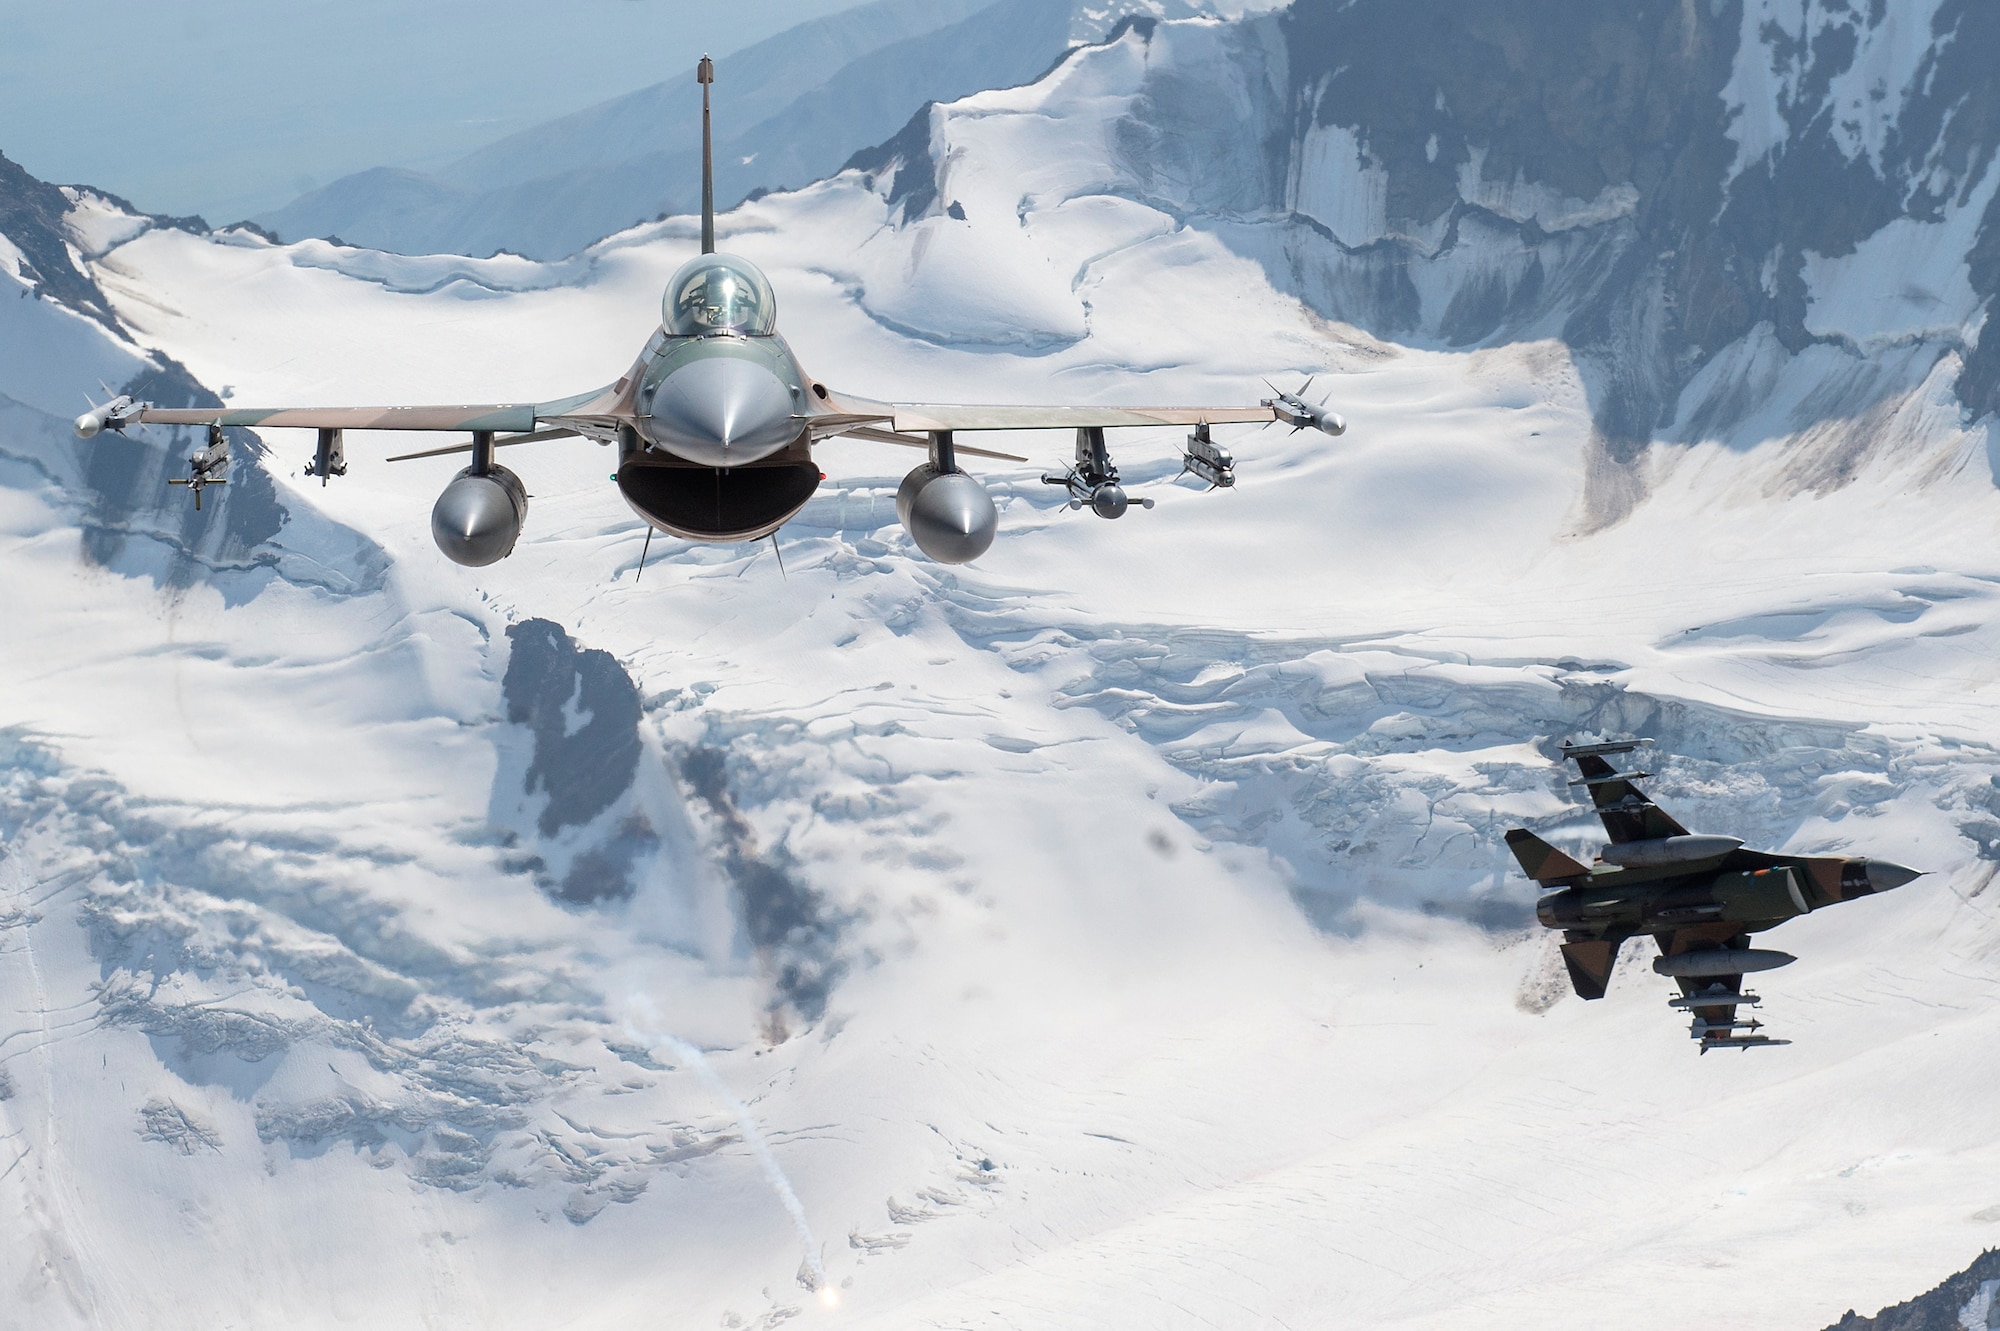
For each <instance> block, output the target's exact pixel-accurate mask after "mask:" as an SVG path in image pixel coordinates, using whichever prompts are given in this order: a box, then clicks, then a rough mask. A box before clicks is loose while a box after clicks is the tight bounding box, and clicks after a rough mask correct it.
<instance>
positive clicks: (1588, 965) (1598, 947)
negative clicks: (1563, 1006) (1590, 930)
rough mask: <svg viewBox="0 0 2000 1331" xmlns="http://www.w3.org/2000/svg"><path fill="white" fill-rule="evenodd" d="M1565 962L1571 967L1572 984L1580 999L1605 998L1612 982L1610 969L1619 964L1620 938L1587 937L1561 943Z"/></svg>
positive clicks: (1570, 977)
mask: <svg viewBox="0 0 2000 1331" xmlns="http://www.w3.org/2000/svg"><path fill="white" fill-rule="evenodd" d="M1562 954H1563V964H1564V965H1566V966H1568V967H1569V983H1570V987H1571V988H1573V989H1575V990H1576V996H1577V997H1578V998H1584V999H1591V998H1602V997H1604V990H1605V988H1606V987H1607V986H1608V985H1610V983H1611V968H1612V967H1613V966H1616V965H1617V964H1618V940H1617V939H1586V940H1585V941H1583V942H1581V943H1564V944H1563V945H1562Z"/></svg>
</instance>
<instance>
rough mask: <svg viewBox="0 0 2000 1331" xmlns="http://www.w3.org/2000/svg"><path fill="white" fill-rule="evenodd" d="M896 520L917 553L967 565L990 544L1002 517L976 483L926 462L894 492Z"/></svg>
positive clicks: (905, 478) (981, 486)
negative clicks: (900, 524) (908, 534)
mask: <svg viewBox="0 0 2000 1331" xmlns="http://www.w3.org/2000/svg"><path fill="white" fill-rule="evenodd" d="M896 516H897V518H899V519H901V521H902V523H903V529H904V530H905V531H907V532H909V533H910V539H911V540H913V541H915V542H916V543H917V549H919V550H921V551H923V552H924V553H925V554H927V555H929V556H930V557H931V558H932V559H935V560H937V562H938V563H940V564H966V563H970V562H971V561H972V560H975V559H977V558H979V556H981V555H983V554H985V553H986V551H987V550H988V549H989V548H990V547H991V546H992V544H993V537H994V535H995V534H996V533H997V532H998V531H999V529H1000V514H999V511H998V510H997V509H995V508H994V507H993V496H992V495H990V494H988V493H986V487H985V486H984V485H981V484H980V483H979V480H978V478H977V477H974V476H969V475H967V474H966V473H965V472H962V471H939V470H938V469H937V468H936V467H934V466H932V465H931V464H930V463H928V462H926V463H924V464H923V465H921V466H919V467H916V468H914V469H912V470H911V472H910V474H909V475H907V476H905V477H904V478H903V483H902V485H900V486H898V487H897V489H896Z"/></svg>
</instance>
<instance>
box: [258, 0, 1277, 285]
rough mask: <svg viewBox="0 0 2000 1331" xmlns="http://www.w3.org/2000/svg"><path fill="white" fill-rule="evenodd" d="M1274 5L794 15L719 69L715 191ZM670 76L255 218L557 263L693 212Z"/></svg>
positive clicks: (390, 244) (1119, 0) (413, 246)
mask: <svg viewBox="0 0 2000 1331" xmlns="http://www.w3.org/2000/svg"><path fill="white" fill-rule="evenodd" d="M1270 4H1271V0H1110V2H1108V3H1107V0H878V2H877V3H875V4H870V5H864V6H861V7H860V8H858V9H853V10H849V11H846V12H844V13H840V14H836V15H833V16H831V17H828V18H824V19H817V20H814V21H812V22H809V23H803V24H800V25H799V26H798V27H797V28H794V29H792V30H790V31H788V32H784V33H781V34H779V35H778V36H776V37H773V38H771V39H769V40H768V41H764V42H760V43H758V44H757V45H755V46H752V47H749V48H748V49H746V50H743V51H740V52H737V53H736V54H734V55H732V56H729V57H728V58H726V59H724V60H722V61H720V62H719V63H718V65H717V82H716V88H715V126H716V135H717V144H716V191H717V198H718V202H719V203H721V204H722V205H723V206H725V207H729V206H734V204H735V203H736V202H738V201H739V200H741V199H744V198H746V197H748V196H749V195H751V194H753V193H756V192H758V191H768V190H773V189H791V188H796V187H798V186H800V185H804V184H808V183H810V182H811V181H814V180H818V179H820V178H822V177H824V176H828V175H831V174H833V173H834V172H835V171H837V170H838V169H839V168H840V166H841V164H842V163H843V162H845V161H846V160H847V158H848V157H849V156H850V155H851V154H852V153H853V152H854V151H855V150H856V149H857V148H861V147H863V146H865V145H867V144H870V143H875V142H878V141H880V140H882V139H884V138H886V137H887V136H888V135H890V134H891V133H893V132H894V131H895V129H896V127H897V126H899V125H901V124H903V123H904V122H905V121H906V120H908V119H909V118H910V115H911V114H912V113H913V112H914V111H916V110H917V108H919V107H921V106H923V105H924V104H926V103H927V102H933V101H952V100H954V99H956V98H959V97H963V96H965V95H966V94H968V93H973V92H977V91H979V90H980V89H982V88H998V87H1008V86H1011V85H1013V84H1017V83H1026V82H1028V81H1030V80H1032V79H1034V78H1035V77H1036V76H1038V75H1040V74H1041V73H1043V72H1044V71H1045V70H1047V69H1048V67H1049V66H1050V65H1051V64H1052V63H1053V62H1054V61H1055V60H1056V59H1057V58H1058V57H1059V56H1060V55H1061V54H1062V52H1063V51H1064V50H1066V49H1068V48H1069V47H1070V46H1072V45H1075V44H1077V43H1080V42H1091V41H1097V40H1099V39H1101V38H1102V37H1103V36H1104V35H1105V34H1106V33H1107V32H1109V31H1110V30H1111V28H1112V27H1113V26H1114V25H1115V24H1116V23H1117V22H1118V21H1119V20H1120V19H1121V18H1123V17H1125V16H1126V15H1130V14H1139V15H1146V16H1149V17H1154V18H1158V17H1169V18H1178V17H1183V16H1186V15H1190V14H1201V13H1217V12H1221V13H1229V14H1237V13H1241V12H1243V11H1244V10H1246V9H1253V10H1254V9H1263V8H1268V7H1269V6H1270ZM694 58H695V57H694V53H688V54H687V55H686V57H685V62H684V63H685V65H686V68H685V70H683V71H682V72H681V73H678V74H676V75H675V76H674V77H673V78H671V79H668V80H666V81H665V82H662V83H659V84H656V85H654V86H652V87H649V88H643V89H641V90H640V91H638V92H635V93H629V94H627V95H625V96H623V97H618V98H614V99H612V100H611V101H608V102H605V103H602V104H601V105H598V106H594V107H591V108H589V109H587V110H584V111H579V112H577V113H576V114H574V115H570V116H565V117H563V118H562V119H560V120H555V121H551V122H549V123H548V124H545V125H538V126H536V127H534V128H532V129H528V130H524V131H522V132H520V133H518V134H514V135H511V136H509V137H508V138H506V139H503V140H501V141H500V142H498V143H495V144H492V145H490V146H488V147H486V148H484V149H481V150H480V151H478V152H476V153H473V154H471V155H469V156H467V157H465V158H463V159H462V160H460V161H458V162H455V163H453V164H451V165H450V166H447V167H445V168H443V169H441V170H439V171H437V172H436V173H434V174H429V175H426V174H423V173H419V172H414V171H407V170H401V169H396V168H390V167H382V168H377V169H375V170H371V171H364V172H360V173H358V174H355V175H352V176H347V177H344V178H342V179H340V180H336V181H334V182H333V183H332V184H330V185H326V186H324V187H322V188H320V189H317V190H314V191H312V192H311V193H309V194H307V195H305V196H303V197H301V198H299V199H297V200H295V201H293V202H292V203H290V204H288V205H286V206H285V207H284V208H282V209H279V210H278V211H276V212H274V213H271V214H269V215H267V216H265V217H262V218H260V219H259V221H260V222H262V223H263V224H264V225H266V226H267V227H269V228H271V229H272V230H274V231H275V232H276V233H277V234H279V235H282V236H285V237H287V238H290V239H299V238H303V237H308V236H336V237H339V238H341V239H344V240H346V241H349V242H352V243H354V244H357V245H366V246H371V247H374V248H378V249H385V250H393V251H398V252H401V253H405V254H432V253H441V254H481V255H484V254H492V253H495V252H497V251H499V250H503V249H504V250H509V251H511V252H513V253H516V254H526V255H531V256H534V257H536V258H543V259H554V258H560V257H562V256H564V255H567V254H571V253H574V252H575V251H577V250H579V249H581V248H583V247H584V246H585V245H588V244H590V243H591V242H592V241H595V240H597V239H599V238H601V237H603V236H606V235H609V234H610V233H611V232H613V231H618V230H622V229H623V228H625V227H627V226H630V225H632V224H633V223H634V222H639V221H643V220H645V219H647V218H650V217H657V216H663V215H665V214H666V213H669V212H685V211H688V210H690V209H693V208H697V207H699V206H700V201H701V145H700V138H699V133H700V129H699V116H698V113H697V108H698V107H699V104H700V103H699V98H698V96H697V94H696V89H695V86H694V82H693V79H692V70H693V66H694Z"/></svg>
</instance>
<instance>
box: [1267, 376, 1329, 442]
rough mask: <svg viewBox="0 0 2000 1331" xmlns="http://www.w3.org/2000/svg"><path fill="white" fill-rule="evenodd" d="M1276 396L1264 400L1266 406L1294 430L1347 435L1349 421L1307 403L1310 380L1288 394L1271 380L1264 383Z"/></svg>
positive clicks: (1322, 407) (1323, 408)
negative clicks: (1306, 393)
mask: <svg viewBox="0 0 2000 1331" xmlns="http://www.w3.org/2000/svg"><path fill="white" fill-rule="evenodd" d="M1264 386H1265V387H1267V388H1269V389H1270V390H1271V392H1272V393H1273V394H1275V396H1273V397H1267V398H1265V399H1264V405H1265V406H1267V407H1269V408H1270V409H1271V413H1272V414H1273V415H1274V416H1276V417H1277V418H1278V419H1279V420H1280V421H1282V422H1284V423H1285V424H1286V425H1289V426H1291V427H1292V428H1293V429H1294V430H1318V431H1320V432H1321V433H1322V434H1331V435H1342V434H1346V433H1347V420H1346V418H1345V417H1343V416H1342V415H1341V414H1340V413H1339V412H1337V411H1328V410H1327V409H1326V408H1325V407H1324V406H1314V405H1313V404H1312V403H1310V402H1308V401H1306V399H1305V391H1306V389H1308V388H1310V387H1312V380H1311V379H1308V380H1306V381H1305V383H1303V384H1301V385H1300V386H1299V391H1298V392H1296V393H1287V392H1286V391H1285V390H1284V389H1282V388H1279V387H1278V386H1277V385H1276V384H1274V383H1272V382H1271V381H1270V380H1269V379H1266V380H1265V381H1264Z"/></svg>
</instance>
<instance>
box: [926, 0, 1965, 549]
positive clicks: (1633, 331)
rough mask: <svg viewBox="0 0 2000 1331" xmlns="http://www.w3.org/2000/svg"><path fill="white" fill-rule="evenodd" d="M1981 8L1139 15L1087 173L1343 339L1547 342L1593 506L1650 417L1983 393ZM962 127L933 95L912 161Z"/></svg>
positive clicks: (1765, 422)
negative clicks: (922, 145) (1553, 344)
mask: <svg viewBox="0 0 2000 1331" xmlns="http://www.w3.org/2000/svg"><path fill="white" fill-rule="evenodd" d="M1996 14H2000V11H1996V10H1994V9H1993V7H1992V6H1990V5H1982V4H1977V3H1968V2H1967V0H1924V2H1923V3H1919V4H1910V5H1884V4H1875V5H1868V6H1855V5H1849V4H1847V3H1845V0H1831V2H1830V3H1818V0H1750V2H1749V3H1745V4H1735V3H1732V4H1715V5H1687V4H1681V3H1678V0H1673V2H1671V3H1669V2H1668V0H1658V2H1657V3H1655V2H1652V0H1648V2H1646V3H1639V4H1634V5H1626V6H1616V7H1606V6H1601V5H1589V4H1574V3H1567V2H1565V0H1503V3H1497V4H1496V3H1490V2H1489V0H1419V2H1418V3H1411V4H1403V3H1387V2H1379V3H1378V2H1374V0H1363V2H1362V3H1348V2H1347V0H1298V2H1297V3H1295V4H1293V5H1292V6H1291V7H1290V8H1289V9H1287V10H1286V11H1284V12H1283V13H1281V14H1278V15H1274V16H1271V17H1268V18H1264V19H1253V20H1251V21H1248V22H1246V23H1243V24H1238V25H1233V26H1229V27H1224V28H1203V27H1195V26H1185V25H1183V26H1176V27H1173V28H1169V29H1163V30H1162V32H1161V36H1160V42H1161V44H1162V49H1161V50H1160V51H1159V52H1157V53H1155V54H1154V55H1153V56H1152V57H1151V58H1150V59H1149V62H1148V63H1147V65H1146V66H1145V67H1144V68H1143V69H1140V70H1135V71H1134V73H1133V76H1132V78H1131V79H1130V81H1129V82H1128V83H1126V84H1125V85H1123V86H1122V87H1121V89H1120V92H1121V100H1120V101H1118V102H1117V103H1116V104H1115V105H1114V104H1107V105H1106V106H1105V108H1104V109H1103V114H1102V116H1101V117H1100V120H1099V124H1100V125H1101V128H1100V129H1098V130H1096V131H1095V132H1096V133H1101V134H1102V135H1104V136H1105V138H1106V140H1107V141H1108V144H1109V162H1108V164H1107V171H1106V174H1105V176H1104V178H1103V180H1102V181H1101V182H1100V186H1099V187H1100V188H1102V189H1104V190H1105V191H1106V192H1110V193H1121V194H1123V195H1125V196H1127V197H1132V198H1136V199H1137V200H1140V201H1142V202H1144V203H1146V204H1147V205H1148V206H1151V207H1154V208H1157V209H1159V210H1161V211H1163V212H1165V213H1167V214H1169V215H1171V216H1173V217H1175V218H1177V219H1179V220H1181V221H1183V222H1186V223H1188V224H1190V225H1194V226H1198V227H1201V228H1203V229H1206V230H1212V231H1214V232H1215V233H1217V234H1219V235H1221V236H1223V237H1224V238H1226V240H1227V241H1228V243H1229V245H1230V246H1231V248H1232V249H1234V250H1235V251H1237V252H1238V253H1243V254H1248V255H1253V256H1255V257H1256V258H1257V259H1258V260H1259V262H1260V263H1261V264H1262V266H1263V267H1264V269H1265V272H1266V273H1267V275H1268V276H1269V277H1270V279H1271V281H1272V282H1273V283H1274V284H1275V285H1277V286H1278V287H1279V289H1281V290H1285V291H1288V292H1291V293H1293V294H1295V295H1297V296H1298V297H1299V298H1300V299H1301V300H1303V301H1305V302H1306V303H1307V304H1308V305H1309V306H1311V307H1312V308H1313V309H1314V310H1316V311H1317V312H1319V313H1321V314H1323V315H1325V316H1327V317H1329V318H1335V319H1340V320H1346V321H1351V322H1353V323H1356V324H1358V325H1359V326H1361V327H1363V328H1366V329H1368V330H1369V331H1371V332H1373V333H1374V334H1376V335H1377V336H1381V337H1386V338H1393V339H1396V340H1398V341H1401V342H1404V343H1416V344H1419V345H1428V346H1455V347H1476V346H1498V345H1505V344H1512V343H1521V342H1531V341H1534V340H1538V339H1542V338H1551V337H1560V338H1561V339H1562V340H1563V342H1564V343H1565V345H1567V346H1568V347H1569V348H1570V350H1571V351H1572V353H1573V354H1574V355H1575V357H1576V359H1577V363H1578V367H1579V371H1580V373H1581V375H1582V382H1583V384H1584V387H1585V389H1586V391H1587V392H1588V394H1589V397H1590V407H1591V415H1592V418H1593V421H1594V423H1595V426H1596V434H1597V439H1596V442H1595V444H1594V445H1593V446H1594V447H1595V448H1596V449H1597V450H1598V453H1599V457H1598V461H1597V463H1596V464H1595V466H1594V468H1593V480H1592V485H1591V503H1590V506H1589V507H1590V513H1589V519H1590V521H1593V522H1599V523H1602V522H1609V521H1614V520H1616V519H1617V518H1618V517H1620V516H1622V515H1624V514H1625V513H1626V512H1628V511H1629V510H1630V507H1631V505H1632V503H1633V502H1634V500H1635V498H1636V497H1637V496H1638V495H1639V494H1641V493H1643V490H1644V487H1645V485H1646V484H1647V474H1646V473H1647V467H1648V466H1649V465H1650V463H1649V462H1647V461H1646V460H1645V457H1644V456H1642V455H1645V453H1646V448H1647V445H1648V443H1649V442H1651V441H1653V440H1654V439H1656V438H1667V439H1672V440H1676V441H1682V442H1695V441H1699V440H1702V439H1730V440H1733V441H1735V442H1737V443H1738V444H1744V445H1747V444H1749V443H1753V442H1755V441H1757V440H1759V439H1763V438H1766V437H1768V436H1769V435H1770V434H1772V433H1773V432H1778V431H1785V432H1790V431H1800V430H1806V429H1810V428H1815V427H1822V426H1828V427H1832V426H1833V425H1834V423H1840V424H1839V428H1840V429H1841V432H1842V433H1843V434H1844V435H1845V437H1846V454H1842V452H1841V450H1840V449H1839V448H1836V447H1833V446H1832V445H1829V453H1830V454H1831V455H1834V456H1846V455H1851V454H1854V453H1860V452H1865V451H1866V450H1867V449H1869V448H1871V447H1874V446H1875V440H1876V439H1877V438H1878V437H1879V435H1880V425H1881V422H1883V421H1884V420H1886V419H1887V418H1889V417H1891V416H1893V415H1894V414H1895V413H1896V412H1897V411H1899V410H1900V409H1901V407H1902V404H1904V403H1907V402H1908V401H1910V400H1911V395H1912V394H1920V393H1922V392H1923V391H1925V390H1924V388H1923V386H1924V385H1925V384H1926V383H1928V382H1929V380H1930V379H1931V378H1932V377H1933V376H1934V375H1941V376H1943V378H1944V380H1945V381H1946V382H1948V383H1950V384H1952V385H1953V386H1954V391H1955V392H1956V394H1957V396H1958V398H1959V400H1960V402H1961V403H1962V404H1963V405H1964V406H1965V407H1966V408H1967V409H1968V410H1969V411H1971V412H1973V413H1974V414H1976V415H1977V414H1984V413H1986V412H1989V411H1992V410H1994V409H1995V408H1996V407H2000V396H1996V384H2000V339H1995V338H1982V337H1981V330H1982V329H1983V328H1984V327H1985V322H1986V312H1987V310H1988V308H1989V307H1990V304H1991V301H1992V299H1993V297H1994V295H1995V294H1996V292H2000V264H1996V261H1995V255H1996V254H2000V202H1996V189H2000V170H1995V169H1994V168H1993V163H1992V159H1993V151H1994V147H1995V145H1996V143H2000V101H1996V99H1995V96H1994V92H1993V89H1994V84H1993V82H1992V80H1991V79H1990V78H1988V77H1987V73H1986V71H1987V67H1988V65H1989V64H1990V61H1991V57H1992V55H1993V53H1994V52H1995V51H1996V50H2000V27H1996V26H1995V25H1996V23H2000V19H1996ZM1219 108H1226V109H1227V113H1226V114H1218V109H1219ZM958 118H959V119H964V120H967V121H970V120H971V119H972V117H970V116H967V115H960V116H959V117H958ZM979 132H980V128H979V126H978V125H977V124H976V123H967V124H965V125H964V126H963V128H962V133H961V129H960V127H958V126H957V125H955V124H954V123H953V117H952V116H951V115H949V114H948V115H946V116H944V117H942V118H941V119H940V120H939V122H938V126H937V128H936V131H935V135H934V138H935V143H934V145H933V147H934V150H935V156H936V160H937V162H939V163H944V162H947V161H948V157H949V153H950V151H952V149H953V145H955V144H956V143H957V142H958V141H959V139H960V137H961V136H962V135H965V136H969V135H976V134H978V133H979ZM940 169H944V168H942V167H941V168H940ZM1112 182H1116V187H1115V188H1113V187H1112ZM1833 465H1835V469H1836V470H1837V469H1838V467H1839V466H1840V465H1844V464H1833ZM1807 483H1817V482H1816V481H1808V482H1807Z"/></svg>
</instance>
